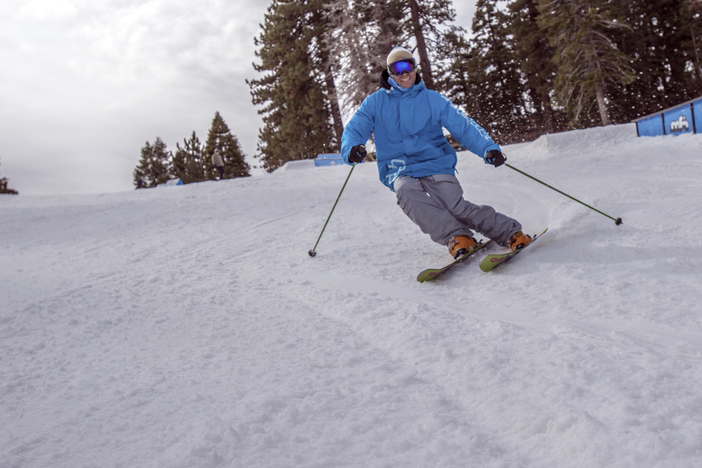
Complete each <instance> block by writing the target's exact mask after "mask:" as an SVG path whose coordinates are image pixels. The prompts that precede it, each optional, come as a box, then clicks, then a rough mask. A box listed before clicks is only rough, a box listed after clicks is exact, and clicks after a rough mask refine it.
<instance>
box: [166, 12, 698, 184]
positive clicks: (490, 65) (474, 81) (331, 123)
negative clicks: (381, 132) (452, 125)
mask: <svg viewBox="0 0 702 468" xmlns="http://www.w3.org/2000/svg"><path fill="white" fill-rule="evenodd" d="M455 16H456V15H455V12H454V9H453V5H452V2H451V1H450V0H272V1H271V3H270V5H269V6H268V9H267V12H266V14H265V17H264V21H263V23H262V24H261V30H260V34H259V35H258V36H257V37H256V38H255V39H254V42H255V46H256V48H257V50H256V56H257V62H256V63H254V69H255V71H256V72H257V74H258V77H257V78H256V79H251V80H248V81H247V83H248V85H249V88H250V91H251V96H252V100H253V103H254V104H255V105H257V106H258V107H259V114H260V115H261V116H262V120H263V127H262V128H261V129H260V131H259V139H258V146H257V152H258V154H257V156H256V157H257V158H258V159H259V160H260V161H261V163H262V164H261V165H262V167H263V168H264V169H266V170H267V171H269V172H270V171H273V170H275V169H276V168H278V167H280V166H282V165H283V164H285V163H286V162H287V161H290V160H300V159H312V158H315V157H316V156H317V154H320V153H329V152H338V151H339V143H340V140H341V133H342V131H343V122H344V120H345V119H347V118H349V117H350V116H351V115H352V113H353V112H354V111H355V109H357V108H358V106H359V105H360V103H361V102H362V101H363V99H364V98H365V97H366V96H367V95H369V94H371V93H373V92H375V91H376V90H377V89H378V78H379V75H380V73H381V72H382V71H383V69H384V68H385V66H386V64H385V58H386V56H387V54H388V52H389V51H390V50H391V49H392V48H393V47H394V46H398V45H400V46H404V47H407V48H408V49H411V50H413V51H414V55H415V58H416V59H417V61H418V63H419V65H420V70H421V76H422V78H423V80H424V82H425V84H426V86H427V88H429V89H434V90H436V91H438V92H441V93H442V94H444V95H445V96H446V97H448V98H449V99H450V100H451V101H452V102H453V103H454V104H455V105H456V106H458V107H460V108H462V109H463V110H464V111H465V112H466V113H467V114H468V115H470V116H471V117H472V118H473V119H474V120H476V121H477V122H478V123H479V124H480V125H482V126H483V127H484V128H485V129H486V130H488V132H490V134H491V135H492V136H493V138H494V139H495V141H496V142H498V143H499V144H509V143H516V142H521V141H529V140H533V139H535V138H537V137H538V136H539V135H542V134H545V133H552V132H558V131H564V130H569V129H576V128H586V127H592V126H598V125H609V124H617V123H625V122H630V121H632V120H634V119H636V118H638V117H641V116H644V115H648V114H650V113H653V112H657V111H659V110H662V109H665V108H667V107H671V106H674V105H677V104H680V103H682V102H685V101H687V100H690V99H693V98H695V97H698V96H700V95H702V0H656V1H651V0H627V1H621V0H478V1H477V3H476V13H475V17H474V18H473V22H472V24H471V25H470V30H467V29H466V28H467V26H468V25H457V24H455ZM464 26H465V27H464ZM193 138H194V135H193ZM193 144H195V143H193ZM154 146H155V145H154ZM183 151H185V149H183ZM189 151H193V150H189ZM197 170H200V169H199V167H198V169H197ZM203 171H205V172H204V174H205V177H207V175H208V174H209V173H208V172H207V168H206V167H204V168H203ZM188 174H190V173H188ZM198 176H199V177H201V175H200V173H198Z"/></svg>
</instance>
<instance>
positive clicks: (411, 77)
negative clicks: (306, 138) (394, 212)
mask: <svg viewBox="0 0 702 468" xmlns="http://www.w3.org/2000/svg"><path fill="white" fill-rule="evenodd" d="M380 86H381V89H379V90H378V91H376V92H375V93H373V94H371V95H370V96H368V97H367V98H366V99H365V100H364V101H363V103H362V104H361V107H360V108H359V109H358V111H356V113H355V114H354V116H353V117H352V118H351V120H350V121H349V123H348V125H347V126H346V128H345V129H344V133H343V135H342V138H341V154H342V157H343V159H344V162H346V163H347V164H353V163H360V162H361V161H363V159H364V158H365V156H366V149H365V146H364V145H365V143H366V142H367V141H368V139H369V138H370V137H371V134H373V133H374V134H375V147H376V159H377V162H378V172H379V175H380V180H381V181H382V182H383V184H385V185H386V186H387V187H389V188H390V190H392V191H394V192H395V194H396V197H397V204H398V205H399V206H400V208H402V211H403V212H404V213H405V214H406V215H407V216H408V217H409V218H410V219H411V220H412V221H413V222H414V223H415V224H417V225H418V226H419V227H420V229H421V230H422V232H424V233H425V234H428V235H429V236H430V237H431V239H432V240H433V241H434V242H436V243H438V244H441V245H445V246H448V249H449V253H450V254H451V255H452V256H453V257H454V258H458V257H459V256H461V255H463V254H465V253H467V252H468V251H470V250H471V249H472V248H473V247H475V246H476V245H477V244H478V243H477V241H476V240H475V238H474V237H473V231H477V232H478V233H480V234H482V235H484V236H485V237H488V238H490V239H493V240H494V241H495V242H497V243H498V244H500V245H502V246H509V247H510V248H511V249H512V250H513V251H514V250H517V249H520V248H522V247H524V246H526V245H527V244H529V242H531V238H530V237H529V236H527V235H525V234H524V233H522V231H521V229H522V226H521V224H520V223H519V222H518V221H516V220H514V219H512V218H510V217H508V216H506V215H504V214H501V213H498V212H496V211H495V210H494V209H493V208H492V207H490V206H487V205H482V206H480V205H475V204H473V203H471V202H469V201H467V200H465V199H464V198H463V188H462V187H461V185H460V183H459V182H458V179H457V178H456V176H455V173H456V163H457V161H458V158H457V156H456V151H455V150H454V149H453V147H452V146H451V145H450V144H449V142H448V141H447V140H446V138H445V137H444V134H443V130H442V127H445V128H446V129H447V130H448V131H449V132H450V133H451V135H453V137H454V138H455V139H456V140H457V141H458V142H459V143H460V144H461V145H462V146H465V147H466V148H467V149H468V150H470V151H471V152H473V153H475V154H477V155H478V156H481V157H482V158H483V160H484V161H485V163H486V164H492V165H493V166H495V167H499V166H501V165H502V164H503V163H504V162H505V161H506V158H505V156H504V155H503V154H502V151H501V150H500V147H499V146H498V145H497V144H496V143H495V142H494V141H493V140H492V138H491V137H490V136H489V135H488V133H487V132H486V131H485V130H484V129H483V128H481V127H480V126H479V125H478V124H477V123H476V122H475V121H474V120H473V119H471V118H470V117H468V116H467V115H466V114H465V113H464V112H463V111H461V110H459V109H458V108H456V107H455V106H453V105H452V104H451V102H450V101H449V100H448V99H446V98H445V97H443V96H442V95H441V94H439V93H437V92H435V91H432V90H429V89H427V88H426V86H425V85H424V82H423V81H422V78H421V76H420V75H419V73H418V71H417V65H416V62H415V60H414V58H413V57H412V53H411V52H410V51H409V50H407V49H405V48H403V47H395V48H394V49H393V50H392V51H391V52H390V54H389V55H388V57H387V69H386V70H384V71H383V72H382V74H381V76H380Z"/></svg>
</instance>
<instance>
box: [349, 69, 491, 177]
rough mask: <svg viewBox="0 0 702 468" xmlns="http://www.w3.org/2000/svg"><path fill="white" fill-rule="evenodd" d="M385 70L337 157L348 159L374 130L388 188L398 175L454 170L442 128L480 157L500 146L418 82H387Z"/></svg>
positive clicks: (452, 154) (380, 167) (380, 170)
mask: <svg viewBox="0 0 702 468" xmlns="http://www.w3.org/2000/svg"><path fill="white" fill-rule="evenodd" d="M388 78H389V75H388V72H387V70H385V71H384V72H383V74H382V75H381V78H380V83H381V89H379V90H378V91H376V92H375V93H373V94H371V95H370V96H368V97H367V98H366V99H365V100H364V101H363V103H362V104H361V107H360V108H359V109H358V111H356V113H355V114H354V116H353V117H352V118H351V120H350V121H349V123H348V124H347V125H346V127H345V128H344V133H343V135H342V137H341V156H342V159H343V160H344V162H346V163H347V164H351V163H349V153H350V151H351V148H353V147H354V146H356V145H365V144H366V142H367V141H368V139H369V138H370V137H371V134H373V133H375V149H376V160H377V162H378V173H379V176H380V180H381V182H383V184H385V185H386V186H387V187H389V188H390V190H393V191H394V189H393V184H394V182H395V179H397V177H398V176H400V175H406V176H410V177H427V176H430V175H436V174H451V175H455V173H456V163H457V162H458V158H457V156H456V151H455V150H454V149H453V147H452V146H451V144H449V142H448V141H447V140H446V137H444V134H443V129H442V127H445V128H446V129H447V130H448V131H449V132H450V133H451V135H453V137H454V138H455V139H456V140H457V141H458V142H459V143H460V144H461V145H462V146H465V147H466V148H467V149H468V150H469V151H471V152H473V153H475V154H477V155H478V156H480V157H482V158H483V160H484V159H485V154H486V153H487V152H488V151H490V150H494V149H496V150H500V147H499V146H498V145H497V144H496V143H495V142H494V141H493V140H492V138H490V135H488V133H487V132H486V131H485V130H484V129H483V128H482V127H481V126H480V125H478V124H477V123H476V122H475V121H474V120H473V119H471V118H470V117H468V116H467V115H466V114H465V113H464V112H463V111H461V110H460V109H458V108H457V107H455V106H454V105H453V104H452V103H451V102H450V101H449V100H448V99H446V98H445V97H443V96H442V95H441V94H439V93H437V92H435V91H431V90H429V89H427V88H426V86H425V85H424V82H423V81H422V80H421V77H420V76H419V73H417V81H415V84H414V85H413V86H412V87H411V88H409V89H407V90H404V91H402V90H400V89H398V88H396V87H394V86H393V85H391V84H390V83H389V82H388Z"/></svg>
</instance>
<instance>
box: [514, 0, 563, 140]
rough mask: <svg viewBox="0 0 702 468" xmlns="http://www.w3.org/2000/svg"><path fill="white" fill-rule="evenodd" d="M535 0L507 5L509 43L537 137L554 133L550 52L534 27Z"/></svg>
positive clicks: (540, 31) (546, 43) (536, 13)
mask: <svg viewBox="0 0 702 468" xmlns="http://www.w3.org/2000/svg"><path fill="white" fill-rule="evenodd" d="M536 5H537V0H513V1H512V3H510V4H509V29H510V30H511V32H512V34H513V36H512V37H511V38H510V42H511V43H512V44H513V49H514V51H515V53H516V55H517V62H518V63H519V67H520V69H521V71H522V76H523V77H524V80H525V85H524V86H525V89H526V93H527V95H528V96H529V100H530V104H531V107H532V108H533V112H534V118H535V120H536V121H537V122H538V124H537V125H536V128H537V131H538V133H539V134H540V133H553V132H554V131H555V129H556V123H555V119H554V114H553V109H552V106H551V91H552V90H553V76H554V66H553V62H552V59H553V48H552V47H551V45H550V44H549V42H548V39H547V38H546V36H545V35H544V33H543V31H542V30H541V28H540V27H539V25H538V22H537V19H538V16H539V12H538V10H537V8H536Z"/></svg>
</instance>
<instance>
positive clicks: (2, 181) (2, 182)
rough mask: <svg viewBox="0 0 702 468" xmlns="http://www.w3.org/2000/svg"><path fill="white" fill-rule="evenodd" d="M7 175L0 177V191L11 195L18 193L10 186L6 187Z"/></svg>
mask: <svg viewBox="0 0 702 468" xmlns="http://www.w3.org/2000/svg"><path fill="white" fill-rule="evenodd" d="M8 183H9V182H8V180H7V177H0V193H7V194H12V195H18V194H19V192H18V191H17V190H13V189H11V188H7V184H8Z"/></svg>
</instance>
